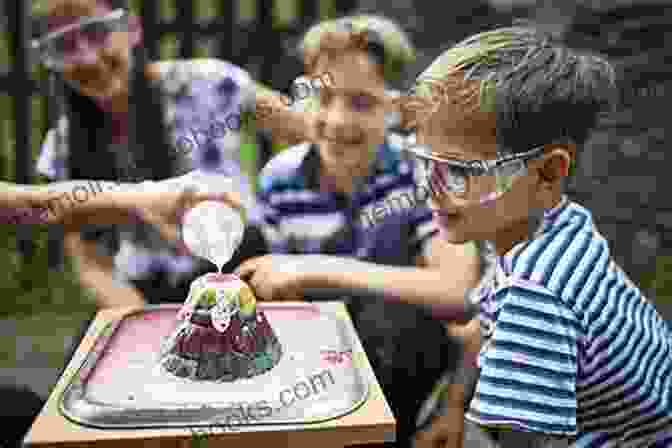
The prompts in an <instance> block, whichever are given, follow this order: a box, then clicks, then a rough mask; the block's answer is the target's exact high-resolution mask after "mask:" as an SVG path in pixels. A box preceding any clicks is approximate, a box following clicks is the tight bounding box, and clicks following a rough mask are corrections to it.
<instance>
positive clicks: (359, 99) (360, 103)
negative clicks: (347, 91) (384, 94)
mask: <svg viewBox="0 0 672 448" xmlns="http://www.w3.org/2000/svg"><path fill="white" fill-rule="evenodd" d="M350 102H351V104H352V108H353V109H355V110H356V111H358V112H364V111H368V110H371V108H373V106H374V100H373V98H371V97H370V96H368V95H355V96H353V97H352V98H351V100H350Z"/></svg>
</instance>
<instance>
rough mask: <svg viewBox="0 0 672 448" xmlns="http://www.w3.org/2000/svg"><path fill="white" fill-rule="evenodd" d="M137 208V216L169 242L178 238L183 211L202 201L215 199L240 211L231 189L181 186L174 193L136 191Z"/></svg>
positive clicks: (239, 202) (240, 207)
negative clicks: (209, 190)
mask: <svg viewBox="0 0 672 448" xmlns="http://www.w3.org/2000/svg"><path fill="white" fill-rule="evenodd" d="M137 194H138V200H139V202H138V204H139V205H138V206H137V208H136V209H137V211H138V213H139V215H140V218H141V219H142V220H143V221H145V222H147V223H149V224H153V225H154V226H155V227H156V228H157V229H158V231H159V232H160V233H161V236H162V237H163V238H164V239H165V240H167V241H171V242H175V243H177V242H179V241H180V239H181V232H180V226H181V220H182V217H183V216H184V214H185V213H186V212H187V211H188V210H189V209H190V208H193V207H195V206H196V205H198V204H199V203H200V202H203V201H219V202H223V203H225V204H226V205H228V206H230V207H232V208H234V209H235V210H237V211H240V212H242V210H243V209H242V205H241V199H240V196H239V195H238V194H237V193H232V192H220V193H208V192H202V191H197V190H196V189H195V188H192V187H185V188H182V189H180V190H178V191H176V192H172V191H162V192H160V193H159V192H154V193H152V192H147V193H145V192H139V193H137Z"/></svg>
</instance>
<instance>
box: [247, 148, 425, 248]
mask: <svg viewBox="0 0 672 448" xmlns="http://www.w3.org/2000/svg"><path fill="white" fill-rule="evenodd" d="M402 144H403V141H402V140H401V137H400V136H396V135H388V138H387V140H386V143H385V144H383V145H381V146H380V147H379V149H378V154H377V158H376V160H375V162H374V164H373V167H372V171H371V174H370V175H369V176H368V177H367V178H366V179H365V180H364V182H363V184H362V187H361V188H360V189H358V190H357V191H355V193H353V195H352V196H351V197H346V195H343V194H339V193H335V192H333V191H329V190H326V189H324V188H322V187H321V183H320V180H321V179H320V155H319V149H318V147H317V146H316V145H311V144H303V145H298V146H294V147H291V148H288V149H286V150H284V151H283V152H281V153H280V154H278V155H277V156H276V157H274V158H273V159H272V160H271V161H270V162H269V163H268V164H267V165H266V166H265V167H264V169H263V170H262V172H261V174H260V176H259V190H258V196H257V199H258V201H257V204H258V206H259V208H260V210H259V213H258V215H259V216H261V219H262V220H263V222H262V223H261V225H262V228H263V229H264V230H265V231H266V237H267V239H268V241H269V243H270V246H271V251H272V252H274V253H301V254H307V253H323V254H324V253H328V254H331V255H341V256H355V257H358V258H365V257H368V256H370V254H371V252H372V251H374V250H375V249H376V248H374V247H372V246H371V245H372V243H374V242H375V241H376V238H375V237H374V234H375V232H376V231H378V229H380V228H381V224H382V223H383V222H385V221H388V222H390V220H389V219H388V218H391V217H393V216H394V218H395V220H393V221H395V222H403V223H405V224H407V225H409V226H410V227H411V229H412V230H411V235H410V236H409V239H410V241H408V244H409V245H410V246H411V251H412V252H414V253H415V254H416V255H417V254H419V253H420V252H421V251H422V249H423V246H424V243H425V242H426V241H428V240H429V239H430V238H431V237H432V236H433V235H435V234H436V233H437V230H436V227H435V225H434V224H433V223H432V216H431V212H430V210H429V208H428V207H427V206H426V199H427V197H426V196H427V195H426V194H424V195H423V192H419V191H417V189H416V187H415V181H414V180H415V179H414V164H413V161H412V160H411V159H409V158H407V157H405V156H404V155H403V154H402V152H401V147H402Z"/></svg>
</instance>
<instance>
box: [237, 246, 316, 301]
mask: <svg viewBox="0 0 672 448" xmlns="http://www.w3.org/2000/svg"><path fill="white" fill-rule="evenodd" d="M311 260H312V258H311V257H310V256H305V255H265V256H263V257H257V258H252V259H250V260H247V261H245V262H244V263H243V264H241V265H240V266H239V267H238V269H236V274H237V275H238V276H239V277H240V278H242V279H243V280H245V281H247V283H248V284H249V285H250V287H251V288H252V289H253V290H254V293H255V295H256V297H257V299H259V300H302V299H303V291H304V289H305V288H307V287H308V282H309V279H310V276H311V273H314V270H313V269H312V268H311V266H310V265H311V264H313V267H314V265H315V263H314V261H313V262H312V263H311Z"/></svg>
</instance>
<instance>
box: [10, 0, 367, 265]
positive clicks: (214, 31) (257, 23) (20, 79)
mask: <svg viewBox="0 0 672 448" xmlns="http://www.w3.org/2000/svg"><path fill="white" fill-rule="evenodd" d="M248 1H249V0H211V1H210V2H209V3H210V4H211V6H214V8H215V13H214V14H212V15H211V17H210V18H208V19H203V18H201V17H198V16H197V14H196V7H197V3H198V2H195V1H183V0H142V1H139V2H135V3H138V4H139V12H140V15H141V20H142V25H143V28H144V41H145V46H146V47H147V50H148V53H149V56H150V58H151V59H160V58H161V42H162V40H164V39H165V38H166V37H172V36H175V37H176V38H177V41H178V42H179V48H178V51H177V55H176V56H177V57H178V58H192V57H194V56H195V55H196V53H197V51H196V50H197V48H198V47H199V46H200V45H201V42H202V41H204V40H209V41H214V42H215V48H214V51H212V52H210V54H209V56H210V57H216V58H221V59H224V60H227V61H230V62H232V63H234V64H237V65H239V66H242V67H245V68H246V69H247V70H248V71H250V73H252V75H253V76H254V77H255V79H257V80H259V81H261V82H262V83H264V84H267V85H271V86H273V87H274V88H276V89H283V88H285V87H287V86H288V82H286V81H288V79H278V77H277V72H278V70H277V68H278V66H279V64H282V63H283V62H284V61H285V60H286V58H287V57H288V56H289V55H288V54H287V50H286V45H283V43H284V42H286V41H288V40H291V39H293V38H295V37H296V36H298V35H299V34H300V33H301V32H302V31H304V30H305V29H306V27H307V26H308V25H309V24H311V23H313V22H315V21H316V20H318V18H320V17H322V18H324V17H328V16H333V15H341V14H346V13H348V12H350V11H351V10H352V9H354V8H355V6H356V4H357V0H276V1H274V0H256V4H255V11H256V12H255V15H254V17H253V18H252V19H251V20H244V21H241V20H239V15H240V14H239V12H240V11H239V8H240V5H242V4H243V3H242V2H248ZM3 3H4V8H5V10H4V11H3V12H4V14H3V15H4V18H5V19H6V22H5V23H4V28H5V34H6V36H7V38H8V39H7V41H8V45H9V49H10V57H11V59H12V62H11V64H10V67H9V70H8V71H6V72H4V73H3V72H2V68H0V96H2V95H3V94H8V95H10V96H11V98H12V106H13V107H12V109H13V111H14V126H13V127H14V137H15V145H14V155H15V157H14V161H15V162H14V173H15V176H14V179H12V180H13V181H15V182H17V183H25V184H29V183H32V182H33V181H34V166H33V165H34V161H33V157H32V154H33V151H32V148H33V147H34V146H33V145H34V144H37V143H38V142H35V141H33V140H34V138H33V136H34V134H33V129H32V127H33V109H32V99H33V98H34V96H35V95H42V96H45V97H47V98H48V97H53V96H54V95H55V94H56V92H55V89H57V86H56V85H55V83H54V82H53V79H51V80H50V79H47V80H35V79H33V78H32V71H33V70H32V67H31V64H32V63H33V62H34V61H31V57H30V53H29V49H30V48H29V46H30V39H31V37H32V35H31V34H32V32H31V23H32V18H31V2H27V1H20V0H17V1H8V2H3ZM166 3H170V5H169V6H172V7H173V8H174V10H175V11H176V14H175V17H174V19H172V20H165V19H164V18H162V17H161V11H162V7H165V5H166ZM289 3H291V9H292V10H293V11H295V12H296V14H295V15H294V17H292V18H290V20H289V21H288V22H287V21H286V22H284V23H278V21H277V20H275V14H274V11H275V10H276V8H278V7H282V6H283V5H287V4H289ZM327 9H329V12H327V13H325V10H327ZM283 66H284V64H283ZM294 75H298V73H295V74H294ZM285 78H291V76H286V77H285ZM280 83H283V84H280ZM42 104H43V106H42V109H43V110H42V116H43V117H45V120H44V123H45V124H46V126H45V129H41V130H40V132H39V133H38V134H36V135H39V136H40V138H42V136H44V134H45V132H46V130H47V129H49V128H51V127H53V125H54V124H55V120H56V119H57V117H58V116H59V114H60V110H59V105H58V104H57V103H54V102H53V101H43V103H42ZM3 129H4V128H3V127H2V126H0V134H1V133H2V132H3ZM0 137H2V135H0ZM7 140H8V139H7V138H2V141H0V150H6V148H2V146H1V145H3V144H7ZM257 148H258V149H257V160H258V165H261V164H263V163H264V161H266V160H267V159H268V157H270V154H271V143H270V141H268V140H267V139H265V138H264V137H262V136H260V137H259V142H258V147H257ZM0 160H1V158H0ZM0 168H4V167H1V166H0ZM0 172H2V171H0ZM17 238H18V241H17V243H18V248H19V251H20V252H21V254H22V255H23V256H24V259H25V260H26V261H30V258H31V257H32V254H33V252H34V246H33V243H32V230H31V228H30V227H28V226H21V227H20V228H19V229H18V234H17ZM49 239H50V242H49V259H50V266H51V267H56V266H58V265H60V262H61V260H62V245H61V241H62V238H61V234H60V232H59V231H58V230H56V229H50V238H49Z"/></svg>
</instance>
